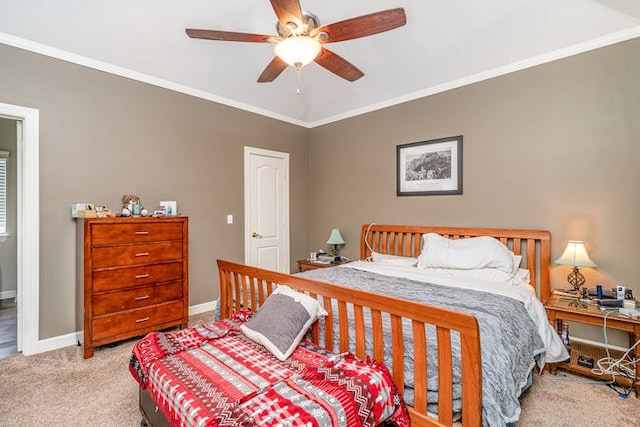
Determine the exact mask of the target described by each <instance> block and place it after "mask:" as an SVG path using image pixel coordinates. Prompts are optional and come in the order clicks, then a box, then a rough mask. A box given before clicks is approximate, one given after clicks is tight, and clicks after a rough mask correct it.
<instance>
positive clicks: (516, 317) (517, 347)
mask: <svg viewBox="0 0 640 427" xmlns="http://www.w3.org/2000/svg"><path fill="white" fill-rule="evenodd" d="M300 275H302V276H306V277H310V278H314V279H318V280H323V281H327V282H331V283H336V284H339V285H343V286H348V287H350V288H356V289H362V290H366V291H370V292H376V293H381V294H386V295H391V296H395V297H399V298H403V299H406V300H411V301H417V302H420V303H426V304H431V305H435V306H440V307H445V308H450V309H454V310H458V311H463V312H466V313H470V314H473V315H474V316H475V317H476V318H477V320H478V324H479V326H480V335H481V348H482V406H483V424H484V425H488V426H503V425H505V424H507V423H511V422H515V421H517V419H518V418H519V415H520V403H519V400H518V397H519V396H520V393H521V390H522V387H523V386H524V385H525V384H526V381H527V377H528V375H529V372H530V371H531V369H532V368H533V366H534V364H535V361H534V358H535V356H536V355H537V354H539V353H541V352H542V351H544V344H543V342H542V339H541V338H540V336H539V335H538V333H537V332H536V326H535V324H534V322H533V320H532V319H531V317H530V316H529V315H528V314H527V311H526V310H525V308H524V306H523V304H522V303H521V302H519V301H516V300H514V299H511V298H507V297H504V296H498V295H494V294H491V293H486V292H480V291H475V290H469V289H460V288H455V287H448V286H443V285H437V284H430V283H424V282H419V281H413V280H409V279H403V278H396V277H391V276H384V275H380V274H376V273H372V272H368V271H362V270H358V269H355V268H349V267H345V266H343V267H340V268H326V269H318V270H311V271H307V272H305V273H300ZM405 328H407V333H406V334H405V336H408V337H410V336H411V333H410V325H409V323H408V322H407V324H405ZM457 337H458V336H457V334H454V336H453V337H452V342H453V346H454V351H453V356H454V398H455V399H456V401H455V402H454V406H455V407H454V409H455V410H456V411H459V410H460V408H461V403H460V392H461V388H460V376H459V372H460V360H459V341H458V340H457ZM350 338H353V337H350ZM385 341H386V342H389V341H390V340H388V339H385ZM405 347H406V350H407V353H408V354H411V355H407V357H406V358H405V375H406V377H405V388H406V389H405V400H406V401H407V403H408V404H412V403H413V393H412V387H413V375H412V372H413V369H412V366H413V357H412V353H413V343H412V342H411V341H409V342H406V343H405ZM435 347H436V344H435V337H433V338H432V339H429V342H428V350H427V351H428V364H429V365H431V364H437V353H436V352H435ZM335 348H338V347H337V346H336V347H335ZM366 351H367V353H368V354H371V349H370V348H368V349H367V350H366ZM385 363H386V364H387V366H389V367H390V366H391V353H390V352H387V351H385ZM432 366H433V365H432ZM437 381H438V378H437V372H435V370H434V369H430V370H428V380H427V382H428V389H429V396H428V401H429V403H430V404H429V410H430V412H432V413H436V411H437V406H436V405H435V403H436V402H437V384H438V382H437Z"/></svg>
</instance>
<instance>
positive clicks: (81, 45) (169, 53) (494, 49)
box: [0, 0, 640, 127]
mask: <svg viewBox="0 0 640 427" xmlns="http://www.w3.org/2000/svg"><path fill="white" fill-rule="evenodd" d="M0 2H1V3H2V4H1V5H0V43H3V44H7V45H11V46H16V47H20V48H24V49H27V50H31V51H34V52H38V53H42V54H45V55H50V56H53V57H56V58H61V59H64V60H68V61H71V62H74V63H78V64H82V65H86V66H90V67H94V68H97V69H100V70H104V71H108V72H112V73H115V74H118V75H122V76H126V77H130V78H134V79H137V80H141V81H144V82H148V83H152V84H155V85H158V86H162V87H166V88H169V89H173V90H177V91H180V92H185V93H188V94H192V95H195V96H199V97H202V98H205V99H209V100H213V101H216V102H221V103H224V104H227V105H231V106H234V107H239V108H242V109H245V110H249V111H253V112H257V113H259V114H263V115H266V116H269V117H273V118H277V119H280V120H284V121H287V122H291V123H295V124H297V125H301V126H305V127H314V126H318V125H322V124H325V123H329V122H332V121H336V120H340V119H343V118H346V117H351V116H354V115H357V114H361V113H364V112H367V111H372V110H375V109H378V108H382V107H386V106H389V105H394V104H397V103H400V102H404V101H408V100H411V99H416V98H419V97H423V96H426V95H430V94H433V93H438V92H441V91H444V90H448V89H451V88H455V87H459V86H462V85H465V84H469V83H472V82H475V81H479V80H483V79H486V78H491V77H495V76H497V75H501V74H505V73H508V72H512V71H516V70H519V69H523V68H527V67H530V66H534V65H538V64H541V63H544V62H548V61H551V60H555V59H559V58H562V57H566V56H568V55H572V54H575V53H580V52H583V51H587V50H591V49H595V48H598V47H601V46H606V45H609V44H612V43H616V42H618V41H622V40H627V39H631V38H635V37H640V1H638V0H560V1H559V0H484V1H479V0H401V1H393V0H367V1H350V2H346V1H344V0H301V5H302V9H303V10H306V11H309V12H312V13H314V14H315V15H317V16H318V17H319V19H320V22H321V24H330V23H333V22H337V21H341V20H344V19H348V18H352V17H355V16H359V15H364V14H368V13H372V12H377V11H380V10H385V9H391V8H395V7H403V8H404V9H405V11H406V13H407V25H406V26H404V27H401V28H398V29H395V30H392V31H389V32H385V33H381V34H377V35H374V36H370V37H366V38H361V39H357V40H350V41H346V42H340V43H334V44H329V45H325V47H327V48H329V49H330V50H332V51H334V52H335V53H337V54H339V55H341V56H342V57H344V58H345V59H347V60H348V61H350V62H351V63H353V64H354V65H355V66H356V67H358V68H359V69H360V70H362V71H363V72H364V74H365V75H364V77H363V78H361V79H360V80H358V81H356V82H353V83H350V82H347V81H346V80H343V79H341V78H339V77H337V76H335V75H334V74H332V73H330V72H329V71H327V70H325V69H324V68H322V67H320V66H319V65H317V64H315V63H312V64H310V65H308V66H306V67H304V69H303V71H302V84H301V93H300V94H299V95H297V94H296V73H295V70H294V69H293V68H291V67H289V68H288V69H287V70H285V71H284V72H283V73H282V74H281V75H280V76H279V77H278V78H277V79H276V80H275V81H274V82H273V83H257V82H256V80H257V78H258V76H259V75H260V73H261V72H262V70H263V69H264V68H265V67H266V65H267V64H268V63H269V61H270V60H271V59H272V57H273V46H272V45H270V44H261V43H239V42H221V41H210V40H194V39H190V38H189V37H187V36H186V34H185V32H184V29H185V28H203V29H218V30H227V31H237V32H247V33H258V34H274V35H275V34H276V30H275V24H276V17H275V14H274V11H273V9H272V7H271V5H270V3H269V0H242V1H239V0H136V1H131V0H110V1H102V0H101V1H98V0H65V1H51V0H13V1H10V0H0Z"/></svg>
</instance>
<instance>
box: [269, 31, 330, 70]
mask: <svg viewBox="0 0 640 427" xmlns="http://www.w3.org/2000/svg"><path fill="white" fill-rule="evenodd" d="M321 49H322V48H321V46H320V43H319V42H318V41H317V40H316V39H313V38H311V37H309V36H292V37H287V38H286V39H284V40H282V41H281V42H279V43H278V44H276V46H275V48H274V50H275V53H276V55H278V57H279V58H280V59H282V60H283V61H284V62H286V63H287V64H289V65H291V66H292V67H295V68H301V67H304V66H305V65H307V64H308V63H310V62H311V61H313V60H314V59H316V57H317V56H318V54H319V53H320V50H321Z"/></svg>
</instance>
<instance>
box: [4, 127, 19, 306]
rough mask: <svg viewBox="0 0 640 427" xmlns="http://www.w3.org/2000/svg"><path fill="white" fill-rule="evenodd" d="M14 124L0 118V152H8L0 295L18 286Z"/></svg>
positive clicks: (15, 133) (13, 290) (14, 290)
mask: <svg viewBox="0 0 640 427" xmlns="http://www.w3.org/2000/svg"><path fill="white" fill-rule="evenodd" d="M16 140H17V131H16V122H15V120H10V119H5V118H1V117H0V150H5V151H8V152H9V160H8V161H7V233H9V237H8V238H7V240H6V241H5V242H0V293H3V294H4V295H7V291H9V293H15V292H16V290H17V286H18V239H17V238H16V232H17V222H16V221H17V215H18V209H17V200H18V193H17V191H18V190H17V181H16V174H17V172H16V158H17V156H16Z"/></svg>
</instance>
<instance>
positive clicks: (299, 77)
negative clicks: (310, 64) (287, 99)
mask: <svg viewBox="0 0 640 427" xmlns="http://www.w3.org/2000/svg"><path fill="white" fill-rule="evenodd" d="M300 86H302V67H296V94H297V95H300Z"/></svg>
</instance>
